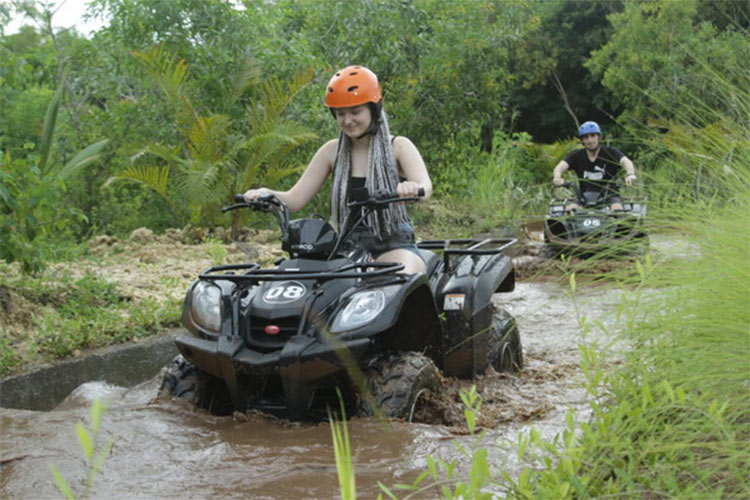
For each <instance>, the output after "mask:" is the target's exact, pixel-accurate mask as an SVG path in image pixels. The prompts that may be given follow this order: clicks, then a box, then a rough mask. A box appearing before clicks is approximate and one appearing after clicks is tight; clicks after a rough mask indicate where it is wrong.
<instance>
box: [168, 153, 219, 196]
mask: <svg viewBox="0 0 750 500" xmlns="http://www.w3.org/2000/svg"><path fill="white" fill-rule="evenodd" d="M188 165H189V167H188V168H185V169H184V170H183V171H182V175H181V176H180V180H179V182H178V184H177V189H178V191H179V193H180V195H181V196H183V197H185V198H186V199H188V200H189V203H190V204H198V205H201V204H204V203H205V202H206V200H209V199H211V198H214V197H216V196H217V193H216V188H217V186H220V183H219V179H220V176H221V173H222V169H223V168H224V165H223V163H221V162H212V163H209V162H202V161H192V162H190V163H189V164H188Z"/></svg>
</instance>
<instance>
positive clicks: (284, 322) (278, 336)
mask: <svg viewBox="0 0 750 500" xmlns="http://www.w3.org/2000/svg"><path fill="white" fill-rule="evenodd" d="M298 328H299V316H287V317H283V318H275V319H271V320H269V319H266V318H259V317H256V316H253V317H251V318H250V338H249V339H248V341H249V343H250V345H252V346H253V347H254V348H256V349H260V350H264V351H275V350H277V349H281V348H283V347H284V344H286V342H287V341H288V340H289V338H290V337H292V336H293V335H295V334H296V333H297V329H298Z"/></svg>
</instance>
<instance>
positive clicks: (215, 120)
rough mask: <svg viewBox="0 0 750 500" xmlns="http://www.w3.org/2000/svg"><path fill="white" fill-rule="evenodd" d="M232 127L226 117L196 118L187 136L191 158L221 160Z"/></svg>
mask: <svg viewBox="0 0 750 500" xmlns="http://www.w3.org/2000/svg"><path fill="white" fill-rule="evenodd" d="M231 125H232V122H231V119H230V118H229V117H228V116H226V115H212V116H207V117H203V116H196V117H195V120H194V121H193V126H192V128H191V129H190V132H189V133H188V136H187V140H188V149H189V151H190V154H191V157H192V158H194V159H205V160H214V161H216V160H218V159H219V158H221V157H222V156H223V155H224V142H225V140H226V136H227V134H228V131H229V128H230V127H231Z"/></svg>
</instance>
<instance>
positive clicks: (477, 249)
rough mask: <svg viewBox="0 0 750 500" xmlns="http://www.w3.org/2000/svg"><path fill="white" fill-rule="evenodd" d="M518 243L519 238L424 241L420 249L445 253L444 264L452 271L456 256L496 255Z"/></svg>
mask: <svg viewBox="0 0 750 500" xmlns="http://www.w3.org/2000/svg"><path fill="white" fill-rule="evenodd" d="M516 243H518V238H485V239H475V238H459V239H456V240H422V241H418V242H417V247H418V248H423V249H425V250H435V251H438V252H443V263H444V265H445V268H446V269H450V258H451V257H453V256H456V255H495V254H499V253H502V252H504V251H505V250H507V249H508V248H510V247H512V246H513V245H515V244H516Z"/></svg>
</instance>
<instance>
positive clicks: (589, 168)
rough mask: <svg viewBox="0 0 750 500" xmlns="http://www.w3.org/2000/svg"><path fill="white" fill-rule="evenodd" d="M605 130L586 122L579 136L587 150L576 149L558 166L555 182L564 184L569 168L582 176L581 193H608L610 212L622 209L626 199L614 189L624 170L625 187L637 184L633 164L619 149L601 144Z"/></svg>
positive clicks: (576, 206) (571, 207) (553, 176)
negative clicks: (619, 173)
mask: <svg viewBox="0 0 750 500" xmlns="http://www.w3.org/2000/svg"><path fill="white" fill-rule="evenodd" d="M601 135H602V131H601V129H600V128H599V124H598V123H596V122H591V121H589V122H585V123H584V124H583V125H581V127H580V128H579V129H578V137H579V138H580V139H581V144H583V146H584V147H583V148H580V149H576V150H575V151H573V152H572V153H570V154H569V155H568V156H566V157H565V158H564V159H563V160H561V161H560V163H558V164H557V165H556V166H555V169H554V170H553V172H552V182H553V183H554V184H555V185H556V186H561V185H562V184H563V182H564V181H563V178H562V175H563V174H564V173H565V172H566V171H567V170H568V169H569V168H573V171H575V173H576V174H577V175H578V179H579V182H580V192H581V193H582V194H583V193H587V192H596V193H603V194H605V196H604V198H603V200H602V201H603V203H605V204H609V207H610V210H622V209H623V206H622V200H621V199H620V195H619V193H618V192H617V191H616V189H615V187H614V178H615V176H616V175H617V173H618V171H619V169H620V167H622V168H624V169H625V172H626V175H627V176H626V177H625V185H627V186H632V185H633V184H634V183H635V181H636V176H635V167H634V166H633V162H632V161H631V160H630V158H628V157H627V156H625V155H624V154H623V153H622V152H621V151H620V150H619V149H617V148H614V147H611V146H602V145H600V144H599V141H600V140H601ZM579 207H580V206H579V205H578V204H577V203H571V204H569V205H568V206H567V207H566V210H567V211H572V210H575V209H577V208H579Z"/></svg>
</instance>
